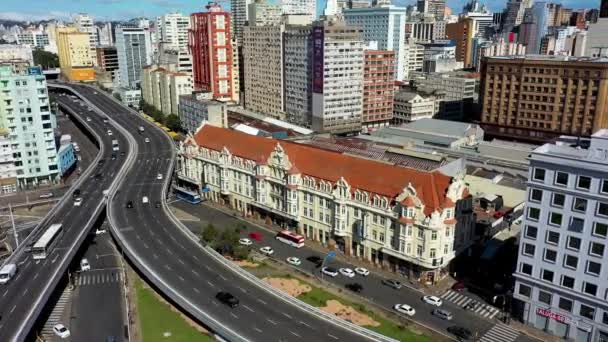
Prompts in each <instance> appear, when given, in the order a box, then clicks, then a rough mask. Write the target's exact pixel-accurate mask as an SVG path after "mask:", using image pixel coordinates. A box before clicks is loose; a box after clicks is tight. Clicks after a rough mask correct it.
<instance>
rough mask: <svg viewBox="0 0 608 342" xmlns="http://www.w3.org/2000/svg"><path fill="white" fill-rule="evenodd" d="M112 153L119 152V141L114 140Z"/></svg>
mask: <svg viewBox="0 0 608 342" xmlns="http://www.w3.org/2000/svg"><path fill="white" fill-rule="evenodd" d="M112 151H118V140H116V139H114V140H112Z"/></svg>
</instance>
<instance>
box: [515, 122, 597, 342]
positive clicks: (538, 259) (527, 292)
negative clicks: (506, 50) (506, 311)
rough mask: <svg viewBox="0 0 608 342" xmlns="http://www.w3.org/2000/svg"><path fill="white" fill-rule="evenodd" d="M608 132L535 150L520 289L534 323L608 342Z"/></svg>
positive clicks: (561, 334)
mask: <svg viewBox="0 0 608 342" xmlns="http://www.w3.org/2000/svg"><path fill="white" fill-rule="evenodd" d="M606 151H608V130H605V129H602V130H599V131H598V132H596V133H595V134H593V135H592V136H591V139H581V138H580V137H563V138H560V139H558V140H557V141H556V142H555V143H549V144H545V145H543V146H541V147H539V148H537V149H536V150H534V151H533V152H532V153H531V154H530V157H529V158H528V159H529V161H530V167H529V176H528V186H527V199H526V206H525V215H524V220H523V227H524V228H523V230H522V234H521V239H520V243H519V254H518V260H517V268H516V271H515V279H516V284H515V291H514V294H513V297H514V298H515V299H516V300H518V301H520V302H522V303H523V305H521V306H520V307H521V308H522V311H521V312H519V315H520V317H521V319H522V320H523V321H524V322H525V323H526V324H528V325H530V326H532V327H535V328H537V329H541V330H544V331H545V332H547V333H549V334H552V335H555V336H557V337H558V338H559V339H560V340H573V341H598V342H599V341H608V325H607V324H606V323H607V322H608V302H607V299H606V293H607V291H608V282H606V276H607V274H608V258H607V257H606V256H607V253H608V249H607V248H606V247H607V246H606V241H607V237H608V154H607V153H606Z"/></svg>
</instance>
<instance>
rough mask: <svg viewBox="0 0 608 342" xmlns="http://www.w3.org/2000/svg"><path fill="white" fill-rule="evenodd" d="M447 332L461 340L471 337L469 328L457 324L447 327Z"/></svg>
mask: <svg viewBox="0 0 608 342" xmlns="http://www.w3.org/2000/svg"><path fill="white" fill-rule="evenodd" d="M448 332H449V333H450V334H452V335H454V336H456V337H458V339H459V340H461V341H463V340H464V341H466V340H470V339H471V338H472V337H473V333H471V330H469V329H467V328H465V327H460V326H457V325H454V326H451V327H448Z"/></svg>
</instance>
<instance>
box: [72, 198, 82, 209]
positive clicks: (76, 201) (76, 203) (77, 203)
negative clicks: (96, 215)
mask: <svg viewBox="0 0 608 342" xmlns="http://www.w3.org/2000/svg"><path fill="white" fill-rule="evenodd" d="M81 204H82V198H80V197H78V198H77V199H75V200H74V206H75V207H80V205H81Z"/></svg>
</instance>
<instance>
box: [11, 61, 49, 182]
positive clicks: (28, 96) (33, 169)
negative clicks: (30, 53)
mask: <svg viewBox="0 0 608 342" xmlns="http://www.w3.org/2000/svg"><path fill="white" fill-rule="evenodd" d="M0 88H2V92H1V95H0V97H1V101H0V128H2V129H4V130H6V131H8V140H9V141H10V144H11V149H12V151H13V157H14V165H15V169H16V175H17V179H18V184H19V187H21V188H25V187H28V186H31V185H34V186H35V185H38V184H50V183H53V182H55V181H56V178H57V175H58V173H59V170H58V166H57V149H56V147H55V136H54V134H53V130H54V129H55V128H56V125H57V124H56V120H55V116H54V114H53V113H52V112H51V104H50V102H49V96H48V92H47V85H46V78H45V77H44V75H43V74H42V70H41V69H40V68H38V67H33V68H30V69H29V73H28V74H25V75H16V74H14V73H13V71H12V69H11V67H10V66H7V65H4V66H0Z"/></svg>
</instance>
